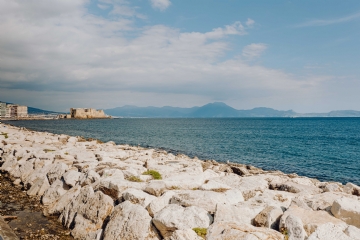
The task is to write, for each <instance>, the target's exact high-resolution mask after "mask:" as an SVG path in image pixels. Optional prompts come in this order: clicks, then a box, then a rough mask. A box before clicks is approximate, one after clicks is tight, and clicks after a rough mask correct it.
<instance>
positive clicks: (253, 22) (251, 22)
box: [246, 18, 255, 27]
mask: <svg viewBox="0 0 360 240" xmlns="http://www.w3.org/2000/svg"><path fill="white" fill-rule="evenodd" d="M254 24H255V21H254V20H252V19H251V18H248V19H247V21H246V26H248V27H252V26H254Z"/></svg>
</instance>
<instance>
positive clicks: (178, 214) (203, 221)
mask: <svg viewBox="0 0 360 240" xmlns="http://www.w3.org/2000/svg"><path fill="white" fill-rule="evenodd" d="M212 221H213V218H212V216H211V215H210V214H209V213H208V212H207V211H206V210H204V209H202V208H199V207H195V206H191V207H187V208H184V207H182V206H179V205H176V204H170V205H168V206H166V207H165V208H163V209H162V210H161V211H160V212H158V213H156V214H155V216H154V218H153V223H154V225H155V227H156V228H157V229H158V230H159V231H160V233H161V235H162V236H163V237H164V238H165V237H169V236H171V235H172V232H174V231H175V230H178V229H179V230H185V229H189V228H190V229H193V228H208V227H209V226H210V224H211V223H212Z"/></svg>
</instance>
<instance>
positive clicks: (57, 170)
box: [47, 163, 68, 184]
mask: <svg viewBox="0 0 360 240" xmlns="http://www.w3.org/2000/svg"><path fill="white" fill-rule="evenodd" d="M67 169H68V166H67V165H66V164H64V163H56V164H54V165H53V166H52V167H51V168H50V169H49V171H48V173H47V177H48V179H49V183H50V184H52V183H53V182H55V181H56V180H57V179H60V178H61V176H62V175H63V174H64V173H65V171H66V170H67Z"/></svg>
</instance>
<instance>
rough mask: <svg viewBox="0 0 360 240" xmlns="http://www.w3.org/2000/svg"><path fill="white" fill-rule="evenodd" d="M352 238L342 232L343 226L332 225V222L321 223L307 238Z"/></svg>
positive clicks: (344, 239)
mask: <svg viewBox="0 0 360 240" xmlns="http://www.w3.org/2000/svg"><path fill="white" fill-rule="evenodd" d="M329 239H336V240H354V238H351V237H350V236H348V235H346V234H345V233H344V227H342V226H339V225H334V224H332V223H326V224H323V225H321V226H320V227H318V228H317V229H316V231H315V232H313V233H312V234H311V235H310V236H309V237H308V239H307V240H329Z"/></svg>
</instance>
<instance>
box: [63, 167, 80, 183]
mask: <svg viewBox="0 0 360 240" xmlns="http://www.w3.org/2000/svg"><path fill="white" fill-rule="evenodd" d="M80 176H81V173H79V172H78V171H75V170H70V171H67V172H66V173H64V175H63V179H64V181H65V183H66V184H67V185H68V186H70V187H74V186H75V185H76V184H77V183H78V182H79V178H80Z"/></svg>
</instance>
